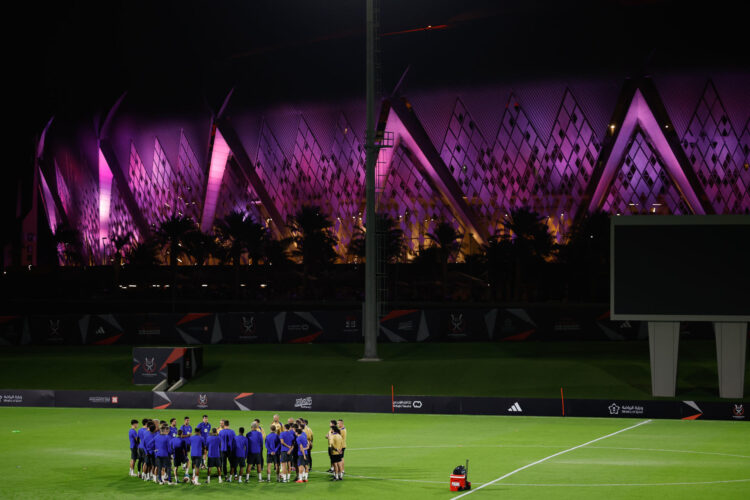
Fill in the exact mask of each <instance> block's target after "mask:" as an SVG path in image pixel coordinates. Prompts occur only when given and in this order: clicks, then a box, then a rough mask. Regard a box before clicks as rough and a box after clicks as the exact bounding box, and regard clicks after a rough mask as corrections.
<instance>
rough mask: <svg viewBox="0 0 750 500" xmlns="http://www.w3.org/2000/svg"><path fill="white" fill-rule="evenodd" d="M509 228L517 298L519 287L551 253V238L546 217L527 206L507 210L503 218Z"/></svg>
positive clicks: (537, 269) (505, 225)
mask: <svg viewBox="0 0 750 500" xmlns="http://www.w3.org/2000/svg"><path fill="white" fill-rule="evenodd" d="M502 224H503V227H505V229H507V230H509V231H510V233H511V235H510V238H511V242H512V248H513V256H514V260H515V274H516V276H515V296H516V298H517V299H518V298H521V294H522V289H524V288H525V286H526V285H527V284H528V283H529V282H530V281H531V280H530V278H531V273H532V272H534V273H535V274H536V273H537V272H538V271H539V268H540V267H541V266H542V265H543V264H544V262H545V261H546V260H547V259H548V258H549V257H551V256H552V253H553V250H554V248H555V246H554V240H553V238H552V234H551V233H550V232H549V227H548V226H547V223H546V218H545V217H543V216H541V215H539V214H538V213H536V212H534V211H533V210H531V209H530V208H529V207H520V208H517V209H513V210H511V212H510V217H509V218H506V219H505V220H504V221H503V223H502Z"/></svg>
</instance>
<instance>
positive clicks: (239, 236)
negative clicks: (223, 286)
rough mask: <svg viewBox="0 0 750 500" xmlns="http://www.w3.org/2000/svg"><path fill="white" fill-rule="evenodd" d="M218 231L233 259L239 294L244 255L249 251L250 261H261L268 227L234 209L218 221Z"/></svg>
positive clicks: (236, 289)
mask: <svg viewBox="0 0 750 500" xmlns="http://www.w3.org/2000/svg"><path fill="white" fill-rule="evenodd" d="M216 232H217V234H218V235H219V238H220V239H221V240H222V241H223V243H224V246H225V248H226V249H227V253H228V254H229V256H230V257H231V259H232V266H233V267H234V285H235V286H234V288H235V295H236V296H239V294H240V266H241V261H242V255H243V254H244V253H245V252H247V255H248V262H252V263H253V264H258V263H259V262H260V260H261V259H262V257H263V252H264V248H265V241H266V239H267V231H266V228H264V227H263V226H262V225H261V224H258V223H257V222H255V221H253V219H252V218H251V217H250V216H248V215H247V214H245V213H243V212H239V211H234V212H231V213H229V214H228V215H227V216H226V217H224V218H223V219H221V220H219V221H217V223H216Z"/></svg>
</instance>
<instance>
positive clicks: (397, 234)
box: [348, 213, 406, 263]
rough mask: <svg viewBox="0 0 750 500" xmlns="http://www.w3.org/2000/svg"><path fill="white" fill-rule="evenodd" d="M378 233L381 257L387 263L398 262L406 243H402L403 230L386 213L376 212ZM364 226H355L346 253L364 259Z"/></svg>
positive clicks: (402, 255)
mask: <svg viewBox="0 0 750 500" xmlns="http://www.w3.org/2000/svg"><path fill="white" fill-rule="evenodd" d="M375 227H376V228H377V233H378V235H380V236H381V238H380V239H379V240H378V245H379V246H380V248H381V250H382V252H383V253H382V255H383V258H384V259H385V261H386V262H388V263H394V262H398V261H399V260H401V259H402V258H403V257H404V253H405V251H406V245H405V243H404V231H403V230H402V229H401V228H400V227H399V225H398V222H397V221H396V220H395V219H394V218H393V217H391V216H390V215H388V214H384V213H379V214H376V226H375ZM365 235H366V231H365V228H364V227H362V226H357V228H356V229H355V230H354V235H353V236H352V240H351V242H349V249H348V253H349V254H350V255H356V256H357V257H358V258H360V259H365V253H366V252H365Z"/></svg>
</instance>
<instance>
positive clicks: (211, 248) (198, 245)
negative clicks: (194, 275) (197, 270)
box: [184, 228, 218, 266]
mask: <svg viewBox="0 0 750 500" xmlns="http://www.w3.org/2000/svg"><path fill="white" fill-rule="evenodd" d="M217 246H218V244H217V243H216V237H215V236H212V235H210V234H206V233H204V232H203V231H201V230H200V229H197V228H196V230H195V231H190V232H189V233H187V234H186V235H185V245H184V248H185V252H186V253H187V255H188V256H189V257H191V258H192V259H193V261H194V262H195V264H196V265H197V266H203V265H205V264H206V262H208V259H210V258H211V257H212V256H215V255H216V254H217V253H218V252H217Z"/></svg>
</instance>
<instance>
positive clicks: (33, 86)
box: [0, 0, 750, 219]
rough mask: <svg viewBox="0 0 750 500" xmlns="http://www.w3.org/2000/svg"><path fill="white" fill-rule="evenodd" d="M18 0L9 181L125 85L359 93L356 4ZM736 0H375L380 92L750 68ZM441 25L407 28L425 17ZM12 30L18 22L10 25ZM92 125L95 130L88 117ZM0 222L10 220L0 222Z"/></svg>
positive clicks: (136, 98)
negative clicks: (45, 130) (45, 135)
mask: <svg viewBox="0 0 750 500" xmlns="http://www.w3.org/2000/svg"><path fill="white" fill-rule="evenodd" d="M67 3H68V2H55V3H50V4H49V5H43V4H42V5H40V4H39V3H35V2H24V3H23V5H22V6H20V9H21V12H20V13H18V14H14V15H13V16H7V17H6V19H5V21H6V30H4V31H5V34H4V35H3V36H4V37H5V43H4V47H5V51H6V53H7V54H8V59H7V62H6V64H8V65H9V66H7V67H10V68H12V69H13V71H9V72H6V74H5V78H6V80H8V79H10V80H11V81H12V83H11V90H10V94H9V97H8V98H9V101H10V108H11V110H10V111H11V115H10V116H14V117H16V120H17V122H16V123H17V124H18V125H19V126H17V127H15V128H14V131H13V134H14V137H13V138H12V141H11V144H12V145H13V148H12V161H10V162H8V163H5V164H4V166H3V168H4V169H6V175H5V179H8V180H10V182H5V183H2V186H3V192H2V200H3V204H2V207H0V208H1V209H2V212H3V214H4V215H6V214H8V213H9V211H13V210H14V207H15V202H14V201H13V199H14V197H15V196H14V193H15V191H16V187H15V184H16V182H15V180H14V179H16V178H18V177H19V176H21V177H23V176H27V175H30V172H31V165H32V161H33V145H34V137H35V136H36V135H37V134H38V133H39V132H40V131H41V129H42V127H43V126H44V124H45V123H46V121H47V120H48V119H49V117H50V116H51V115H56V116H57V117H58V119H59V120H60V122H62V121H63V120H73V121H84V122H86V121H88V122H90V123H93V121H92V117H93V116H94V115H95V114H96V113H98V112H101V111H103V110H106V109H107V108H108V107H109V106H111V105H112V103H113V102H114V101H115V100H116V99H117V97H118V96H119V95H120V94H121V93H122V92H124V91H126V90H127V91H128V92H129V96H130V97H129V102H131V99H132V102H135V103H138V105H140V106H143V108H144V109H148V110H149V111H150V112H153V113H159V112H164V111H167V110H169V111H170V112H177V111H179V110H180V108H181V107H182V108H185V107H187V108H190V110H195V109H205V110H206V112H207V113H208V112H209V110H210V109H216V108H218V106H219V105H220V103H221V100H222V98H223V96H224V95H225V94H226V93H227V91H228V90H229V89H230V88H232V87H233V86H236V87H237V92H236V94H235V98H234V100H233V102H234V103H235V105H236V104H237V103H247V104H248V105H253V104H256V103H261V102H268V101H271V102H273V101H283V100H285V99H292V100H294V101H299V100H305V99H316V100H317V99H323V100H329V99H337V98H342V97H346V98H351V97H355V98H356V97H357V96H362V98H364V87H365V83H364V51H365V39H364V27H365V0H315V1H311V0H274V1H249V0H246V1H211V2H208V1H202V2H199V1H190V0H187V1H185V0H183V1H180V2H175V1H153V0H152V1H147V2H140V1H128V2H118V1H104V2H101V1H100V2H91V3H89V2H75V5H74V6H70V5H66V4H67ZM740 5H741V3H740V2H732V3H729V2H727V3H725V2H721V1H713V2H702V3H701V4H700V5H693V4H690V3H688V2H680V1H666V0H599V1H590V2H561V1H551V0H525V1H515V0H514V1H507V2H504V1H490V0H464V1H457V0H454V1H445V0H382V2H381V25H382V26H381V32H382V33H385V34H387V35H386V36H384V37H383V39H382V64H383V77H382V80H383V88H384V90H386V91H389V90H390V89H392V87H393V86H394V85H395V83H396V82H397V81H398V79H399V77H400V76H401V74H402V72H403V71H404V70H405V69H406V68H407V67H408V66H410V65H411V69H410V71H409V76H408V78H407V85H408V86H409V88H420V89H424V88H428V87H440V86H446V85H475V84H483V83H491V82H498V81H520V80H526V79H532V80H533V79H543V78H549V77H564V76H566V75H571V76H572V75H575V76H581V75H616V76H617V77H618V78H624V77H626V76H629V75H633V74H638V73H649V72H651V71H673V70H674V71H681V70H684V69H688V68H708V69H710V68H722V69H740V70H743V71H746V70H747V69H748V67H750V62H749V59H750V58H749V57H748V54H747V48H748V46H750V43H748V26H749V25H748V16H747V12H746V11H742V10H740V8H741V7H739V6H740ZM429 25H431V26H434V27H437V26H441V25H446V26H445V27H444V28H440V29H431V30H426V31H410V32H407V33H400V34H398V32H402V31H407V30H414V29H417V28H424V27H427V26H429ZM11 28H13V29H11ZM92 126H93V125H92ZM3 218H4V219H5V217H3Z"/></svg>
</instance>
